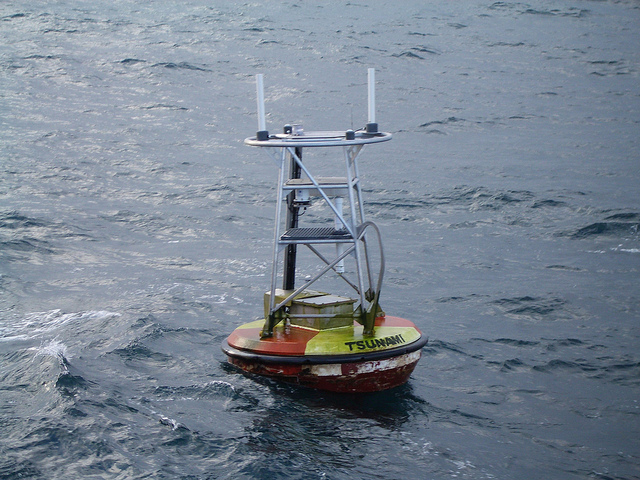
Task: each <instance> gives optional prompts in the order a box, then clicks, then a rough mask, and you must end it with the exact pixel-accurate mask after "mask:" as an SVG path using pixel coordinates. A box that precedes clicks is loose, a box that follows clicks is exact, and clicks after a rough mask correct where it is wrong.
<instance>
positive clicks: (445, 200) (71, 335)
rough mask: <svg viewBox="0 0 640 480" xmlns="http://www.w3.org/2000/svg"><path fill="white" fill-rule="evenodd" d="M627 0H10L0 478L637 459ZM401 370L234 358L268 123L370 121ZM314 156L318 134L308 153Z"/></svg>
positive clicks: (254, 300) (496, 468)
mask: <svg viewBox="0 0 640 480" xmlns="http://www.w3.org/2000/svg"><path fill="white" fill-rule="evenodd" d="M639 32H640V3H639V2H638V1H636V0H621V1H587V0H541V1H536V2H495V1H480V0H468V1H466V0H465V1H456V2H451V1H446V0H434V1H429V2H424V1H417V0H406V1H402V2H364V1H363V2H351V1H338V2H317V3H316V2H308V1H304V0H292V1H288V2H265V3H260V2H255V3H233V2H226V1H218V0H209V1H185V2H150V1H147V2H140V1H132V0H113V1H110V2H88V1H81V0H75V1H74V0H58V1H37V2H36V1H32V0H24V1H3V2H2V3H1V4H0V39H1V42H0V125H1V126H0V431H1V432H2V434H1V435H0V478H3V479H18V478H20V479H72V478H83V479H84V478H109V479H111V478H113V479H347V478H348V479H405V478H420V479H423V478H424V479H449V478H457V479H538V478H540V479H541V478H544V479H562V480H571V479H633V478H640V403H639V402H640V342H639V339H640V286H639V285H640V233H639V232H638V227H639V225H640V145H639V141H640V78H639V72H640V33H639ZM369 67H374V68H376V78H377V121H378V123H379V124H380V127H381V129H382V130H385V131H389V132H391V133H393V135H394V139H393V140H392V141H391V142H389V143H385V144H381V145H377V146H371V147H367V148H366V149H365V150H364V151H363V154H362V157H361V163H360V168H361V177H362V182H363V186H364V188H365V199H366V201H367V202H368V203H367V204H366V211H367V215H368V218H369V219H370V220H373V221H375V222H376V223H377V224H378V225H379V226H380V228H381V230H382V232H383V236H384V244H385V251H386V255H387V276H386V283H385V287H384V289H383V293H382V298H381V301H382V304H383V307H384V309H385V310H386V311H387V312H388V313H390V314H393V315H397V316H402V317H405V318H408V319H411V320H412V321H414V322H415V323H416V324H417V325H418V327H419V328H420V329H421V330H422V331H423V332H424V333H425V334H426V335H428V336H429V338H430V342H429V344H428V345H427V346H426V347H425V348H424V350H423V357H422V360H421V361H420V363H419V364H418V367H417V368H416V370H415V372H414V373H413V375H412V378H411V380H410V381H409V383H408V384H407V385H405V386H403V387H400V388H397V389H394V390H391V391H388V392H383V393H377V394H370V395H332V394H326V393H318V392H313V391H307V390H303V389H299V388H296V387H293V386H287V385H281V384H278V383H275V382H272V381H269V380H264V379H255V378H252V377H248V376H245V375H243V374H241V373H238V372H237V371H236V370H234V369H233V368H230V367H229V366H228V365H227V364H226V362H225V358H224V355H223V354H222V352H221V351H220V347H219V345H220V343H221V342H222V340H223V339H224V338H226V336H227V335H228V334H229V333H230V332H231V331H232V330H233V329H234V328H235V327H236V326H237V325H239V324H241V323H245V322H248V321H251V320H253V319H255V318H257V317H258V316H260V315H261V312H262V294H263V292H264V291H265V290H266V289H267V288H268V282H269V275H270V273H269V270H270V255H271V240H272V235H273V234H272V228H273V227H272V224H273V221H272V218H273V214H274V208H275V206H274V203H275V192H274V187H275V182H276V175H277V172H276V169H275V167H274V165H273V162H272V161H271V160H270V159H269V158H268V157H267V156H266V155H264V153H263V152H260V151H258V150H257V149H254V148H250V147H246V146H244V145H243V139H244V138H245V137H247V136H250V135H253V134H255V131H256V130H257V120H256V115H255V110H256V104H255V86H254V85H255V83H254V75H255V74H257V73H263V74H264V75H265V85H266V109H267V112H268V116H267V124H268V128H269V129H270V130H271V131H279V130H280V129H281V128H282V125H284V124H285V123H302V124H303V125H304V126H305V128H308V129H316V130H317V129H320V130H322V129H346V128H350V127H355V128H358V127H361V126H363V125H364V123H366V120H367V118H366V114H367V111H366V102H367V100H366V93H367V90H366V82H367V77H366V71H367V68H369ZM322 161H324V159H320V160H319V162H322Z"/></svg>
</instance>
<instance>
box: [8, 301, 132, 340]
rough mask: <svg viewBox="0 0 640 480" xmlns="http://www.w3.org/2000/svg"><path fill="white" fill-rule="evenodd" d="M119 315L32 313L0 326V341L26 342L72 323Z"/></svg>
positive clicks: (100, 313) (52, 311)
mask: <svg viewBox="0 0 640 480" xmlns="http://www.w3.org/2000/svg"><path fill="white" fill-rule="evenodd" d="M119 316H120V314H119V313H115V312H108V311H103V310H98V311H87V312H76V313H62V311H61V310H59V309H58V310H50V311H48V312H34V313H29V314H27V315H25V316H24V317H23V318H16V319H14V320H8V321H6V322H3V323H2V324H1V325H0V341H5V342H6V341H11V340H28V339H34V338H40V337H42V336H43V335H47V334H51V333H54V332H56V331H58V330H61V329H63V328H64V327H65V326H66V325H68V324H70V323H74V322H82V323H85V322H87V321H102V320H107V319H109V318H114V317H119Z"/></svg>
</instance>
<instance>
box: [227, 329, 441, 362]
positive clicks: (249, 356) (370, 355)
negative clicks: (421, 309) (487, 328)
mask: <svg viewBox="0 0 640 480" xmlns="http://www.w3.org/2000/svg"><path fill="white" fill-rule="evenodd" d="M428 341H429V339H428V338H427V337H425V336H424V335H423V336H421V337H420V338H419V339H418V340H416V341H415V342H413V343H410V344H409V345H403V346H402V347H398V348H390V349H389V350H379V351H375V352H366V353H362V352H358V353H352V354H341V355H264V354H261V353H255V352H250V351H248V350H239V349H237V348H234V347H232V346H230V345H229V344H228V343H227V341H226V340H225V341H224V342H222V351H223V352H224V353H226V354H227V355H228V356H230V357H234V358H239V359H242V360H246V361H250V362H258V363H280V364H286V365H328V364H332V363H356V362H368V361H371V360H385V359H387V358H392V357H397V356H400V355H405V354H407V353H411V352H415V351H416V350H420V349H421V348H422V347H424V346H425V345H426V344H427V342H428Z"/></svg>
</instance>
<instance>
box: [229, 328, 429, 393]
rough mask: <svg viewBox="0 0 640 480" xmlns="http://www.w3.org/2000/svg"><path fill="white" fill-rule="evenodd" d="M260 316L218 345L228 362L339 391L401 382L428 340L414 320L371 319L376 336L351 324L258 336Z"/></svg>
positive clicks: (358, 390) (252, 371)
mask: <svg viewBox="0 0 640 480" xmlns="http://www.w3.org/2000/svg"><path fill="white" fill-rule="evenodd" d="M261 326H262V322H261V321H257V322H252V323H249V324H245V325H242V326H240V327H238V328H237V329H236V330H235V331H234V332H233V333H232V334H231V335H230V336H229V338H227V340H226V341H225V342H224V343H223V345H222V350H223V351H224V353H225V354H226V355H227V357H228V360H229V363H231V364H233V365H235V366H236V367H238V368H240V369H241V370H243V371H245V372H248V373H250V374H256V375H263V376H267V377H271V378H273V379H276V380H279V381H283V382H287V383H291V384H295V385H300V386H304V387H310V388H315V389H319V390H326V391H331V392H343V393H365V392H376V391H381V390H387V389H390V388H394V387H397V386H400V385H402V384H404V383H406V382H407V381H408V380H409V377H410V376H411V373H412V372H413V370H414V368H415V366H416V364H417V363H418V361H419V360H420V357H421V349H422V347H424V346H425V345H426V343H427V339H426V337H424V336H423V335H422V334H421V333H420V331H419V330H418V329H417V328H416V327H415V325H414V324H413V323H411V322H410V321H408V320H405V319H402V318H398V317H389V316H386V317H380V318H378V319H376V331H375V332H376V333H375V335H372V336H371V335H368V336H365V335H363V333H362V326H360V325H357V324H354V325H353V326H351V327H342V328H336V329H328V330H314V329H309V328H300V327H296V326H288V327H285V326H279V327H277V328H276V330H275V331H274V335H273V337H270V338H267V339H262V338H260V337H259V331H260V328H261Z"/></svg>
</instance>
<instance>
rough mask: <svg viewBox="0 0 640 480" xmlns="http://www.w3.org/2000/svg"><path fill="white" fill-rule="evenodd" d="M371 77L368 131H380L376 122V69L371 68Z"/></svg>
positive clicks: (369, 73) (369, 71)
mask: <svg viewBox="0 0 640 480" xmlns="http://www.w3.org/2000/svg"><path fill="white" fill-rule="evenodd" d="M367 73H368V77H369V121H368V122H367V133H378V124H377V123H376V69H375V68H370V69H369V70H368V71H367Z"/></svg>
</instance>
